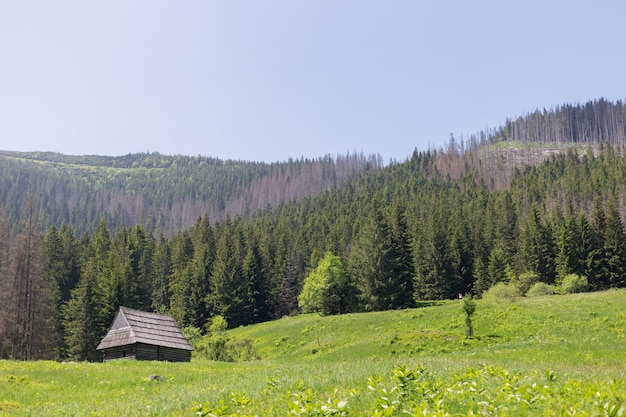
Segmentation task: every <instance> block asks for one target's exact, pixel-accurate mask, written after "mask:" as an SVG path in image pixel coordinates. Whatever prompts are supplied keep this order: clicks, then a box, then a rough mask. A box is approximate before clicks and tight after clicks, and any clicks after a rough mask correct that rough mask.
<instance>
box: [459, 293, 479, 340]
mask: <svg viewBox="0 0 626 417" xmlns="http://www.w3.org/2000/svg"><path fill="white" fill-rule="evenodd" d="M462 307H463V314H464V315H465V337H467V338H470V337H472V336H474V326H473V324H472V316H473V315H474V313H475V312H476V302H475V301H474V300H473V299H472V295H471V294H467V295H465V297H464V298H463V301H462Z"/></svg>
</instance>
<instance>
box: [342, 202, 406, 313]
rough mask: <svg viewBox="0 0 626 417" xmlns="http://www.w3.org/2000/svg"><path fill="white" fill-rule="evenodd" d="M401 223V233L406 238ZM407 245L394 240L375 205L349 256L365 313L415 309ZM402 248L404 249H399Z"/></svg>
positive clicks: (378, 208) (380, 211) (399, 228)
mask: <svg viewBox="0 0 626 417" xmlns="http://www.w3.org/2000/svg"><path fill="white" fill-rule="evenodd" d="M404 227H405V226H404V225H403V223H402V220H400V219H398V233H399V234H402V235H404V231H405V230H404ZM405 245H406V242H399V241H396V240H394V236H393V232H392V230H391V227H390V225H389V223H388V221H387V220H386V219H385V218H384V216H383V213H382V210H381V207H380V205H379V203H377V202H374V204H373V208H372V211H371V216H370V217H369V220H368V221H367V223H366V224H365V226H364V227H363V229H362V231H361V233H360V234H359V236H358V238H357V241H356V244H355V247H354V250H353V252H352V254H351V255H350V274H351V276H352V277H353V278H354V279H355V281H356V283H357V286H358V289H359V293H360V295H361V297H362V303H363V306H364V308H365V309H366V310H371V311H376V310H389V309H397V308H408V307H411V306H413V305H414V299H413V297H412V293H411V290H412V288H413V276H412V273H411V269H412V266H411V263H410V260H409V261H407V258H406V252H404V250H406V246H405ZM400 246H402V248H401V247H400Z"/></svg>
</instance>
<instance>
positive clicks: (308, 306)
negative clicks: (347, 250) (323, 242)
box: [298, 252, 357, 315]
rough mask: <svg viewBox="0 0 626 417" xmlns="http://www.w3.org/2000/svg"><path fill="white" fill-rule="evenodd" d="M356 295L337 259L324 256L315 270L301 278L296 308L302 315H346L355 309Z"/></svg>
mask: <svg viewBox="0 0 626 417" xmlns="http://www.w3.org/2000/svg"><path fill="white" fill-rule="evenodd" d="M356 294H357V289H356V287H355V286H354V284H353V283H352V280H351V279H350V277H349V276H348V274H347V272H346V270H345V268H344V266H343V262H341V259H340V258H339V257H338V256H335V255H333V254H332V253H331V252H326V254H325V255H324V257H323V258H322V259H321V260H320V261H319V263H318V266H317V268H316V269H315V270H314V271H313V272H311V273H310V274H309V275H308V276H307V277H306V278H305V280H304V285H303V287H302V291H301V292H300V295H299V296H298V305H299V307H300V309H301V310H302V312H303V313H312V312H319V313H320V314H322V315H333V314H342V313H348V312H351V311H353V310H355V308H356V305H357V297H356Z"/></svg>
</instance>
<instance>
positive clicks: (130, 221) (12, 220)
mask: <svg viewBox="0 0 626 417" xmlns="http://www.w3.org/2000/svg"><path fill="white" fill-rule="evenodd" d="M381 165H382V162H381V160H380V157H379V156H373V155H371V156H368V157H366V156H364V155H362V154H361V155H357V154H348V155H345V156H342V155H338V156H336V157H330V156H325V157H321V158H318V159H315V160H304V159H302V160H290V161H288V162H284V163H273V164H266V163H256V162H245V161H222V160H219V159H215V158H207V157H201V156H198V157H189V156H182V155H176V156H168V155H161V154H158V153H151V154H134V155H125V156H120V157H107V156H93V155H92V156H72V155H62V154H58V153H52V152H30V153H24V152H8V151H0V197H2V202H3V203H2V208H3V209H4V212H5V215H6V217H7V218H8V219H9V220H8V222H9V224H10V225H11V230H13V231H17V230H18V229H19V223H20V219H22V218H23V212H22V210H21V208H22V207H24V206H25V205H26V204H25V203H26V201H28V199H32V198H34V199H36V201H37V204H38V206H39V207H40V219H41V223H42V227H43V228H44V229H45V228H48V227H49V226H51V225H56V226H60V225H61V224H63V223H65V224H67V225H70V226H72V228H73V229H75V230H77V231H79V232H83V231H87V230H93V229H94V228H96V227H97V226H98V224H99V222H100V220H101V219H105V220H106V221H107V224H108V225H109V226H110V227H111V228H112V229H113V230H117V229H118V228H120V227H121V226H124V225H125V226H134V225H136V224H142V225H144V226H145V227H146V228H147V229H149V230H153V231H160V232H163V233H165V234H166V235H172V234H174V233H175V232H177V231H178V230H181V229H184V228H188V227H191V226H192V225H193V224H194V223H195V221H196V220H197V219H198V218H199V217H205V216H206V217H208V218H209V219H210V220H211V221H217V220H221V219H224V218H225V217H226V216H230V217H235V216H238V215H250V214H252V213H254V212H256V211H258V210H260V209H267V208H272V207H276V206H278V205H280V204H284V203H286V202H292V201H298V200H300V199H302V198H304V197H307V196H310V195H315V194H319V193H321V192H323V191H328V190H333V189H336V188H338V187H340V186H341V185H342V184H343V183H344V182H345V181H347V180H348V179H350V178H352V177H354V176H355V175H357V174H359V173H361V172H363V171H369V170H376V169H378V168H380V167H381Z"/></svg>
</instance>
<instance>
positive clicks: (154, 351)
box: [104, 343, 191, 362]
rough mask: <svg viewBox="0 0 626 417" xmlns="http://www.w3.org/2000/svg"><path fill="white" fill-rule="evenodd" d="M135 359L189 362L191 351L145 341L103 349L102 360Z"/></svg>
mask: <svg viewBox="0 0 626 417" xmlns="http://www.w3.org/2000/svg"><path fill="white" fill-rule="evenodd" d="M117 359H136V360H140V361H168V362H189V361H190V360H191V352H190V351H188V350H184V349H173V348H168V347H164V346H154V345H148V344H145V343H136V344H134V345H126V346H117V347H114V348H107V349H104V360H105V361H111V360H117Z"/></svg>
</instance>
